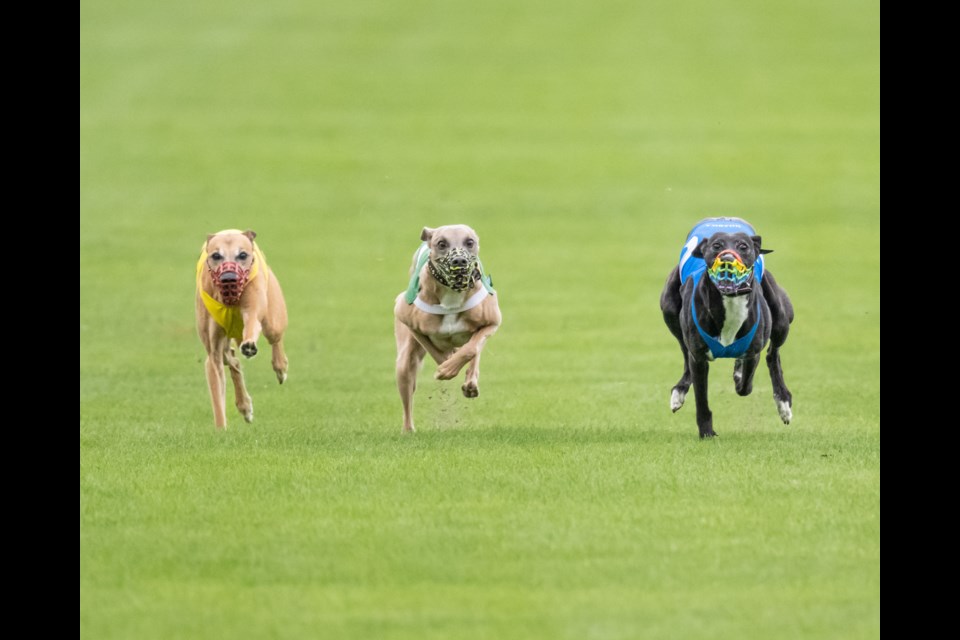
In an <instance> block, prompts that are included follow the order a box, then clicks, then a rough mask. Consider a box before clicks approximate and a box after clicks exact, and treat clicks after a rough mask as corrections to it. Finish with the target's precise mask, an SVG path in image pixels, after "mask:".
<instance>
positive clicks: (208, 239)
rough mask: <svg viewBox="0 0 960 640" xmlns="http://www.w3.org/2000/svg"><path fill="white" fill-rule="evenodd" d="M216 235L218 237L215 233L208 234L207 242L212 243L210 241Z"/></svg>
mask: <svg viewBox="0 0 960 640" xmlns="http://www.w3.org/2000/svg"><path fill="white" fill-rule="evenodd" d="M215 235H217V234H215V233H208V234H207V242H210V239H211V238H213V236H215Z"/></svg>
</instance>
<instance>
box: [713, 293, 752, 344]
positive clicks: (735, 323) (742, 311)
mask: <svg viewBox="0 0 960 640" xmlns="http://www.w3.org/2000/svg"><path fill="white" fill-rule="evenodd" d="M749 298H750V296H723V311H724V316H723V328H722V329H720V344H722V345H723V346H725V347H729V346H730V345H731V344H733V343H734V341H735V340H736V339H737V332H738V331H740V327H742V326H743V323H744V322H746V321H747V315H748V307H747V303H748V302H749V301H750V300H749Z"/></svg>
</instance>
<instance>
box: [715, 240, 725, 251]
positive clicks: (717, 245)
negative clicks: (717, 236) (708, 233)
mask: <svg viewBox="0 0 960 640" xmlns="http://www.w3.org/2000/svg"><path fill="white" fill-rule="evenodd" d="M722 249H723V244H721V243H719V242H714V243H713V250H714V251H720V250H722Z"/></svg>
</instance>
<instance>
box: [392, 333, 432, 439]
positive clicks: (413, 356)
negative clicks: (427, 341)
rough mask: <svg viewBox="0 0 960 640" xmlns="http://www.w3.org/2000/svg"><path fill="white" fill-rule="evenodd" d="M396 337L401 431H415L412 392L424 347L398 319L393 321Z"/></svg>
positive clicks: (415, 386)
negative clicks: (401, 414)
mask: <svg viewBox="0 0 960 640" xmlns="http://www.w3.org/2000/svg"><path fill="white" fill-rule="evenodd" d="M395 331H396V337H397V390H398V391H399V392H400V402H401V403H402V404H403V431H404V433H411V432H413V431H416V428H415V427H414V426H413V394H414V392H415V391H416V390H417V373H419V372H420V367H421V366H423V357H424V356H425V355H426V349H424V348H423V345H421V344H420V342H419V341H418V340H417V339H416V338H415V337H414V334H413V333H412V332H411V331H410V330H409V329H408V328H407V326H406V325H404V324H403V323H401V322H400V321H399V320H397V321H395Z"/></svg>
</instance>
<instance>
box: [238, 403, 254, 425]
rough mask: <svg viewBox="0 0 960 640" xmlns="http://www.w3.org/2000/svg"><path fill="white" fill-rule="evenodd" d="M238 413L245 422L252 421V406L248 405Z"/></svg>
mask: <svg viewBox="0 0 960 640" xmlns="http://www.w3.org/2000/svg"><path fill="white" fill-rule="evenodd" d="M240 414H241V415H242V416H243V419H244V420H245V421H246V422H253V407H250V408H249V409H247V410H246V411H241V412H240Z"/></svg>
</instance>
